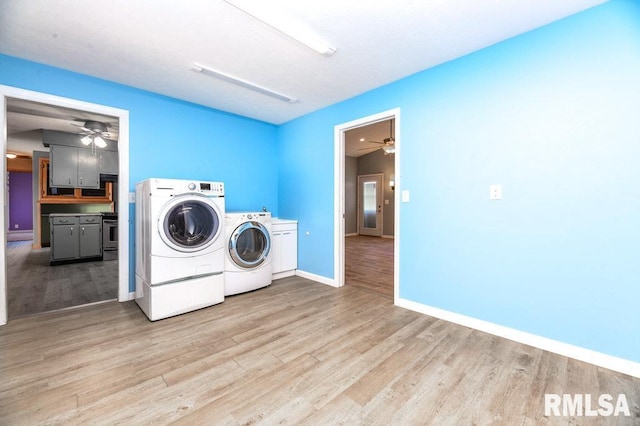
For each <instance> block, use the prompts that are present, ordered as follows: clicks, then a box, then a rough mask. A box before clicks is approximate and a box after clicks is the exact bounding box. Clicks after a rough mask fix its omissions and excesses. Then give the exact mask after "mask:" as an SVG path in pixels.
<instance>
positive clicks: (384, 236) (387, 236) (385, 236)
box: [382, 235, 394, 240]
mask: <svg viewBox="0 0 640 426" xmlns="http://www.w3.org/2000/svg"><path fill="white" fill-rule="evenodd" d="M382 238H390V239H392V240H393V238H394V236H393V235H383V236H382Z"/></svg>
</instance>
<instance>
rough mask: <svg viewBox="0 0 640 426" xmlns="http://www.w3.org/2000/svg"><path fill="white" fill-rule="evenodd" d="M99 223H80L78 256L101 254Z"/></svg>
mask: <svg viewBox="0 0 640 426" xmlns="http://www.w3.org/2000/svg"><path fill="white" fill-rule="evenodd" d="M101 231H102V227H101V225H92V224H86V223H82V224H80V257H96V256H100V255H102V235H101V234H102V232H101Z"/></svg>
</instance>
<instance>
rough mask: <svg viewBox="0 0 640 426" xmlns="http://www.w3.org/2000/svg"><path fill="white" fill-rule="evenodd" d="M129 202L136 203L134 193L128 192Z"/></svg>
mask: <svg viewBox="0 0 640 426" xmlns="http://www.w3.org/2000/svg"><path fill="white" fill-rule="evenodd" d="M129 202H130V203H135V202H136V193H135V192H130V193H129Z"/></svg>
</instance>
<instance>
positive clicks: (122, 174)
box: [0, 85, 132, 325]
mask: <svg viewBox="0 0 640 426" xmlns="http://www.w3.org/2000/svg"><path fill="white" fill-rule="evenodd" d="M7 98H16V99H23V100H26V101H32V102H39V103H44V104H50V105H55V106H60V107H64V108H70V109H77V110H82V111H88V112H93V113H97V114H102V115H110V116H113V117H117V118H118V120H119V135H118V166H119V172H118V184H119V187H120V188H119V191H118V222H119V223H120V226H118V240H119V246H118V301H120V302H124V301H126V300H131V299H132V297H131V296H130V293H129V267H130V265H129V198H128V197H129V111H127V110H124V109H120V108H113V107H109V106H104V105H99V104H93V103H89V102H84V101H79V100H77V99H70V98H64V97H61V96H54V95H49V94H46V93H40V92H34V91H31V90H25V89H19V88H16V87H11V86H5V85H0V152H2V153H3V154H4V153H6V150H7V116H6V110H7V108H6V105H7V102H6V100H7ZM1 172H2V186H3V187H4V190H3V191H0V203H1V204H2V205H3V206H5V209H3V210H2V212H0V223H2V224H4V225H3V227H2V231H1V233H0V235H1V236H2V238H1V243H2V244H0V246H1V247H0V258H1V259H2V260H1V261H0V325H4V324H6V323H7V265H6V262H7V259H6V252H5V248H6V245H7V235H6V230H7V227H6V214H5V210H6V205H7V204H6V195H7V194H6V184H5V180H6V161H3V162H2V170H1Z"/></svg>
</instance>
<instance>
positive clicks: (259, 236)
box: [224, 212, 272, 296]
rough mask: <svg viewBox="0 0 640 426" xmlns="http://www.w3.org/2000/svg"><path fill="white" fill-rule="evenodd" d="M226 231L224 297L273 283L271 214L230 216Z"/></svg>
mask: <svg viewBox="0 0 640 426" xmlns="http://www.w3.org/2000/svg"><path fill="white" fill-rule="evenodd" d="M225 228H226V235H227V240H226V250H225V252H226V256H225V268H224V275H225V277H224V294H225V296H231V295H233V294H239V293H245V292H247V291H252V290H257V289H259V288H262V287H266V286H268V285H269V284H271V280H272V262H271V258H272V255H271V213H269V212H257V213H253V212H238V213H227V214H226V215H225Z"/></svg>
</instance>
